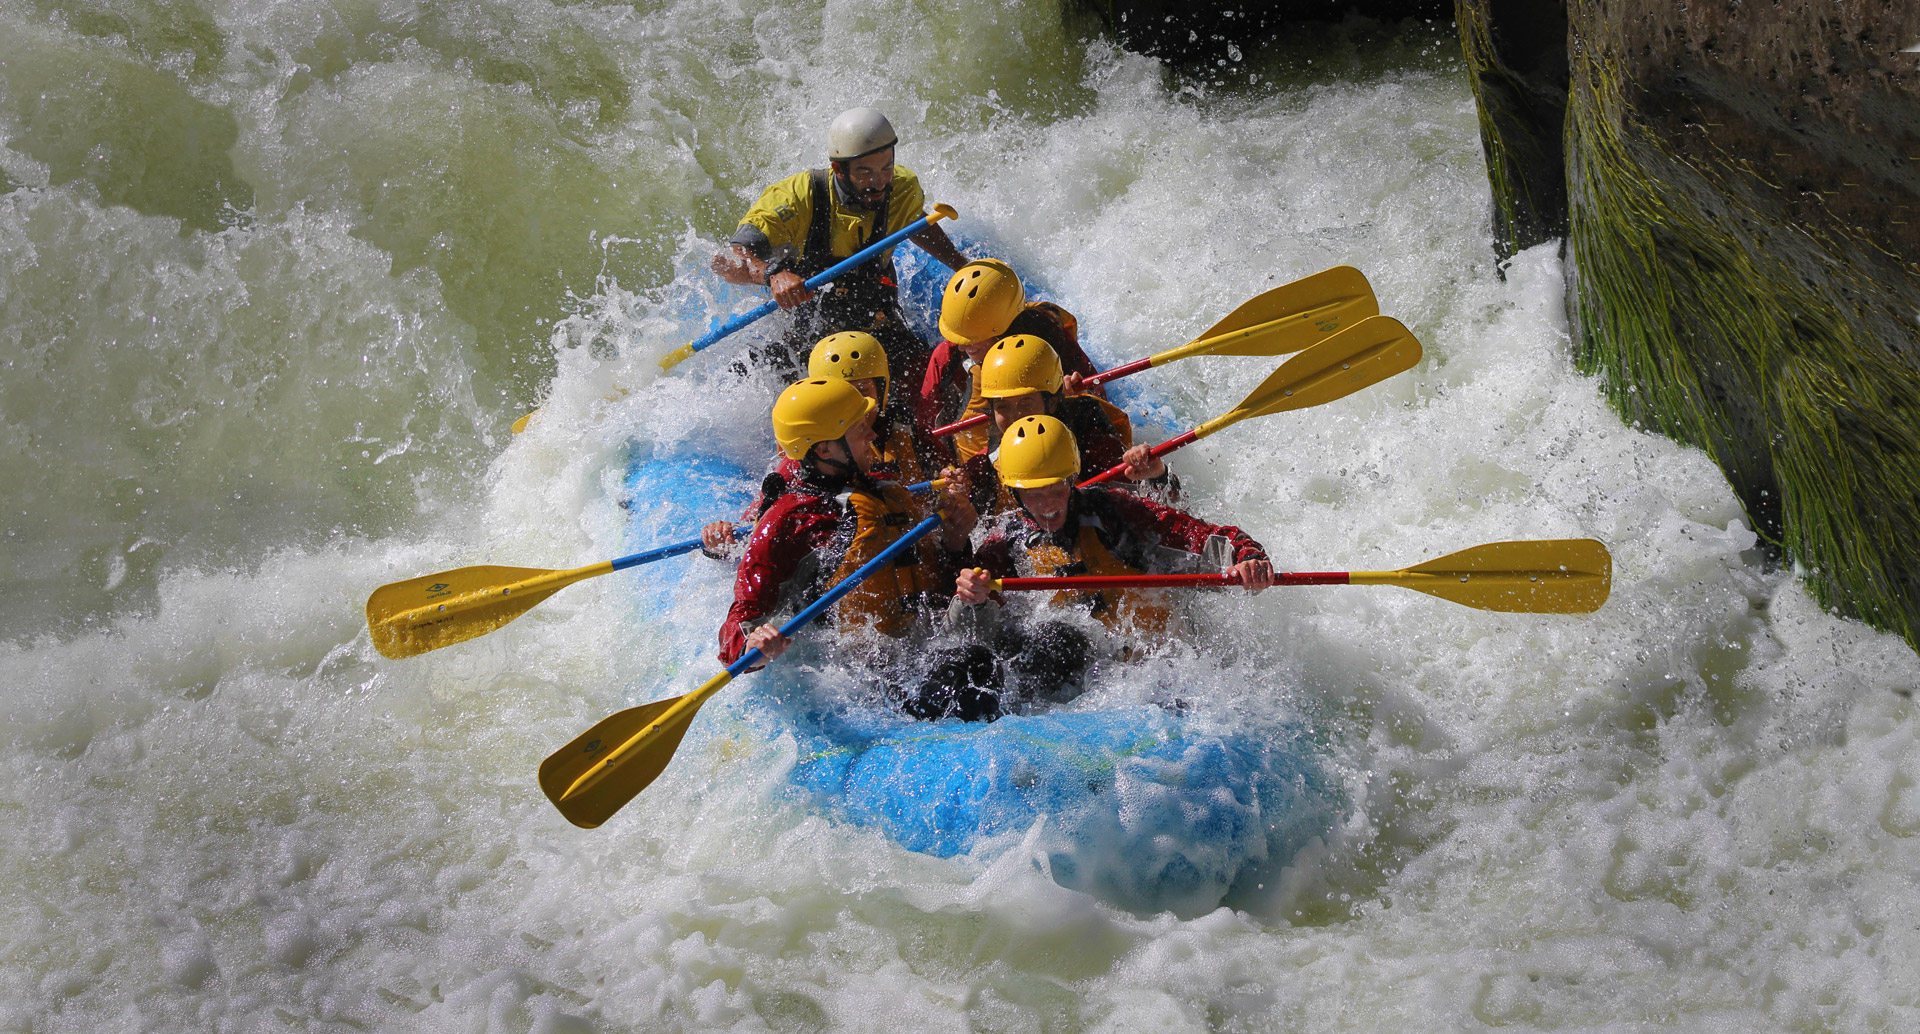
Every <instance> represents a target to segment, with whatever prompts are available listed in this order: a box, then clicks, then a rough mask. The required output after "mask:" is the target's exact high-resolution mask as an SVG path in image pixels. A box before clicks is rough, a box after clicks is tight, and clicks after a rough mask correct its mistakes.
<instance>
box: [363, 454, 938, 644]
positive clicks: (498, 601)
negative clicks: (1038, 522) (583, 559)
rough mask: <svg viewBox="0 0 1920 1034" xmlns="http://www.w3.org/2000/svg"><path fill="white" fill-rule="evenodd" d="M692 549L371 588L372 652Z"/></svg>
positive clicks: (913, 488) (504, 616)
mask: <svg viewBox="0 0 1920 1034" xmlns="http://www.w3.org/2000/svg"><path fill="white" fill-rule="evenodd" d="M944 484H946V480H945V479H943V478H935V479H933V480H932V481H922V482H919V483H917V484H912V485H908V486H907V491H909V492H913V493H916V494H918V493H921V492H925V491H928V490H930V489H935V488H939V487H940V486H941V485H944ZM752 530H753V526H752V525H750V524H743V525H740V526H739V527H737V528H735V529H733V531H734V534H735V535H745V534H747V533H748V532H750V531H752ZM699 548H700V540H699V539H697V538H694V539H688V540H686V541H685V542H675V543H673V544H672V545H667V546H657V547H655V548H653V549H649V550H647V551H646V552H644V553H635V554H633V555H632V556H625V557H621V558H620V559H618V560H603V561H601V562H600V563H597V564H588V565H587V566H585V567H575V568H571V569H569V570H565V571H552V570H548V569H546V568H543V567H491V566H480V567H461V568H456V569H454V570H452V571H440V572H438V573H436V574H429V575H422V576H421V577H419V578H410V579H408V580H406V581H404V582H394V583H393V584H391V585H382V586H381V587H379V588H378V589H375V590H373V595H371V596H368V597H367V631H368V632H370V633H372V634H373V645H374V648H375V649H377V650H379V651H380V653H381V655H382V656H385V657H391V658H393V659H395V660H399V659H400V658H402V657H417V656H419V655H421V654H423V653H426V652H427V651H429V650H438V649H440V648H441V647H443V646H452V645H454V644H455V643H464V642H466V641H467V640H469V639H478V638H480V637H481V636H483V635H486V634H487V633H488V632H491V631H493V630H494V629H496V628H499V627H501V626H502V625H505V624H506V623H507V622H509V621H512V620H513V619H514V618H517V617H519V616H520V615H522V614H525V613H526V612H527V611H529V610H532V609H533V608H534V607H535V606H537V605H538V604H539V603H540V602H541V601H543V600H545V599H546V598H547V597H549V596H551V595H553V594H554V593H556V592H559V591H560V590H561V589H564V588H566V587H567V586H569V585H572V584H573V583H575V582H581V581H585V580H587V579H588V578H598V577H599V576H601V575H603V574H612V573H613V572H615V571H624V570H626V569H627V568H629V567H638V566H640V565H641V564H650V563H652V562H654V561H655V560H665V559H667V558H668V557H676V556H679V555H680V554H682V553H691V552H693V551H694V550H696V549H699Z"/></svg>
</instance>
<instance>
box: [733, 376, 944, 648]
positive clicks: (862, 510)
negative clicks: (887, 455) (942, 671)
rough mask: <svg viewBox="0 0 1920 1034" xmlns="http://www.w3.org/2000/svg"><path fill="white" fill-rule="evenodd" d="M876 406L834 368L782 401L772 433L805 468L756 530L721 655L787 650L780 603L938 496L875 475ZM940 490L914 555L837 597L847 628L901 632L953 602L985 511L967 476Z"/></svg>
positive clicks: (896, 533) (796, 598) (803, 598)
mask: <svg viewBox="0 0 1920 1034" xmlns="http://www.w3.org/2000/svg"><path fill="white" fill-rule="evenodd" d="M877 408H878V407H877V406H876V404H875V402H874V401H873V400H872V399H869V398H867V397H866V396H864V395H862V394H860V392H859V390H858V389H856V388H855V387H854V386H853V385H852V384H851V383H849V382H847V381H845V380H842V379H839V378H826V377H821V378H809V379H807V380H804V381H801V382H799V383H798V384H795V385H793V386H791V387H789V388H788V389H787V390H786V391H784V392H782V393H781V395H780V398H779V400H778V401H777V402H775V403H774V406H773V433H774V438H775V439H776V440H777V441H778V442H779V443H780V450H781V452H782V453H784V454H785V455H786V456H787V458H789V459H791V460H793V461H794V462H795V463H796V464H797V468H798V477H797V478H795V479H794V480H792V481H790V482H789V483H788V484H787V485H786V487H785V489H784V490H783V491H782V492H781V493H780V495H779V497H778V498H776V499H774V500H773V501H772V502H771V504H770V505H769V506H768V507H767V509H766V512H765V513H763V514H762V515H761V516H760V520H759V523H757V524H756V525H755V526H754V529H753V534H752V535H751V536H750V537H749V538H748V540H747V550H746V556H745V558H744V559H742V560H741V561H740V568H739V571H738V572H737V573H736V574H735V576H734V584H733V605H732V606H731V607H729V608H728V610H727V617H726V620H725V621H724V622H723V623H722V624H721V626H720V660H721V662H722V663H725V664H731V663H733V662H734V661H735V660H736V659H738V658H739V657H740V655H741V654H743V653H745V652H746V651H747V650H749V649H758V650H759V651H760V652H761V653H763V654H765V655H766V656H767V657H768V658H769V659H772V658H775V657H778V656H780V655H781V654H782V653H784V652H786V650H787V647H788V646H789V645H790V644H791V641H790V640H788V639H786V638H785V637H783V636H781V635H780V631H779V629H778V628H777V627H776V626H775V625H773V624H771V623H770V622H771V621H772V620H773V618H774V616H775V615H776V614H778V613H781V612H783V611H786V610H793V611H797V610H799V609H800V608H801V607H803V606H805V605H806V604H807V603H809V602H811V601H812V600H814V599H817V598H818V597H819V596H820V594H821V593H823V592H825V591H826V590H827V589H829V588H832V587H833V586H834V585H837V584H839V582H841V581H842V580H844V579H845V578H846V577H847V575H849V574H851V573H853V571H854V570H855V569H857V568H858V567H859V566H860V565H861V564H863V563H865V562H866V561H868V560H870V559H872V558H873V557H874V556H875V555H877V554H878V553H879V552H880V551H881V550H882V549H885V548H886V547H887V546H888V545H889V544H890V543H892V542H893V541H895V540H896V539H898V538H899V537H900V536H901V535H902V534H904V533H905V532H906V531H907V530H908V529H909V528H911V527H913V526H914V525H915V524H917V523H919V521H920V520H921V519H922V518H923V517H925V516H926V515H927V514H928V513H930V512H931V511H932V505H931V502H932V501H931V500H923V499H922V498H919V497H915V496H914V495H912V494H911V493H909V492H908V491H907V490H906V489H905V488H904V487H903V486H902V485H900V484H899V483H898V482H890V481H878V480H875V479H874V478H873V477H872V476H871V471H872V468H873V462H874V450H873V442H874V431H873V421H872V419H871V418H872V416H873V415H874V413H875V410H876V409H877ZM937 500H938V504H939V506H940V508H941V510H942V512H943V514H944V515H945V520H944V521H943V522H942V524H941V526H940V529H939V530H938V531H937V532H935V533H934V534H932V535H929V536H928V537H927V538H925V539H923V540H921V542H920V543H919V545H918V547H916V548H917V552H915V553H912V554H910V559H909V558H905V557H903V558H902V562H896V563H895V564H894V565H892V566H890V567H888V568H886V569H884V570H882V571H880V572H878V573H876V574H873V575H871V576H870V577H868V578H867V580H866V581H864V582H862V583H861V584H860V587H859V588H857V589H855V590H854V591H853V592H851V593H849V594H848V595H847V596H846V597H845V598H843V599H842V600H841V601H840V602H839V603H838V604H837V605H836V606H835V607H834V609H833V615H832V616H833V617H834V619H835V620H836V622H837V623H838V625H839V627H840V628H841V629H842V630H862V629H864V630H869V631H871V632H873V633H877V634H878V635H880V636H883V637H888V638H896V639H897V638H900V637H902V636H905V635H906V634H907V633H908V631H909V630H911V629H912V628H913V626H914V625H915V623H916V620H917V619H918V618H919V617H920V616H921V615H922V614H924V613H926V612H928V611H929V610H930V609H933V608H939V609H944V608H945V606H946V600H947V597H948V596H949V595H950V594H951V593H952V587H953V576H954V574H955V572H956V571H958V570H959V569H960V568H961V567H963V566H964V565H965V564H966V562H967V560H968V559H969V557H970V556H971V551H970V549H969V545H968V534H969V533H970V532H971V531H972V530H973V526H974V523H975V521H976V520H977V517H976V514H975V512H974V509H973V506H972V505H971V504H970V503H969V502H968V501H967V497H966V492H965V489H964V483H963V481H961V480H959V479H956V480H954V481H952V482H949V483H948V485H947V486H946V487H945V488H943V489H942V490H940V493H939V495H938V496H937Z"/></svg>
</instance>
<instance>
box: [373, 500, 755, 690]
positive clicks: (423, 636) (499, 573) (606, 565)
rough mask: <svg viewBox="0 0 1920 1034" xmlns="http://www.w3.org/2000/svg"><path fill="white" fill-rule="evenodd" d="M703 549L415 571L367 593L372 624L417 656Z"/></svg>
mask: <svg viewBox="0 0 1920 1034" xmlns="http://www.w3.org/2000/svg"><path fill="white" fill-rule="evenodd" d="M752 530H753V528H752V526H751V525H742V526H740V527H738V528H735V529H734V531H735V533H736V534H741V535H744V534H746V533H747V532H749V531H752ZM699 548H700V540H699V539H697V538H696V539H688V540H687V541H685V542H676V543H674V544H672V545H669V546H660V547H658V548H655V549H649V550H647V551H646V552H644V553H635V554H633V555H632V556H625V557H621V558H620V559H618V560H603V561H601V562H600V563H597V564H588V565H587V566H585V567H576V568H572V569H571V570H566V571H550V570H547V569H545V568H539V567H490V566H482V567H462V568H459V569H457V570H453V571H441V572H439V573H437V574H430V575H425V576H423V577H420V578H410V579H408V580H407V581H404V582H394V583H393V584H392V585H382V586H381V587H379V588H378V589H375V590H373V595H371V596H368V597H367V631H369V632H371V633H372V634H373V645H374V648H375V649H377V650H379V651H380V653H381V655H382V656H386V657H392V658H394V659H396V660H398V659H399V658H402V657H416V656H419V655H420V654H423V653H426V652H427V651H428V650H438V649H439V648H441V647H443V646H452V645H453V644H455V643H464V642H466V641H467V640H469V639H477V638H479V637H480V636H483V635H486V634H487V633H488V632H491V631H493V630H494V629H496V628H499V627H500V626H502V625H504V624H506V623H507V622H509V621H512V620H513V619H514V618H517V617H519V616H520V615H522V614H525V613H526V612H527V611H529V610H532V609H533V608H534V607H535V606H537V605H538V604H539V603H540V602H541V601H542V600H544V599H546V598H547V597H549V596H551V595H553V594H554V593H556V592H559V591H560V590H561V589H564V588H566V587H567V586H569V585H572V584H573V583H574V582H579V581H585V580H586V579H588V578H597V577H599V576H600V575H603V574H611V573H613V572H614V571H624V570H626V569H627V568H629V567H638V566H640V565H641V564H646V563H652V562H653V561H655V560H664V559H666V558H667V557H674V556H679V555H680V554H682V553H691V552H693V551H694V550H696V549H699Z"/></svg>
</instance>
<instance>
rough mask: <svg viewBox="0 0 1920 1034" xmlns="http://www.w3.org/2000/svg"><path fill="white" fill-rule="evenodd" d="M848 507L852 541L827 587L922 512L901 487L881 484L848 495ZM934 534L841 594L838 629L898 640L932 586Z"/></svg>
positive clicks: (896, 537)
mask: <svg viewBox="0 0 1920 1034" xmlns="http://www.w3.org/2000/svg"><path fill="white" fill-rule="evenodd" d="M847 508H848V510H850V511H851V512H852V514H853V521H854V524H853V541H852V542H850V543H849V544H848V545H847V552H846V555H845V556H844V557H842V558H841V561H840V567H839V569H838V570H836V571H834V573H833V578H832V580H831V581H830V582H828V584H829V585H838V584H840V582H842V581H844V580H845V579H846V578H847V576H848V575H851V574H852V573H853V572H854V571H856V570H858V569H859V567H860V565H862V564H864V563H866V562H867V561H869V560H872V559H873V558H874V557H876V556H879V555H880V551H881V550H883V549H886V548H887V547H888V546H891V545H893V544H894V543H895V542H897V541H899V538H900V536H902V535H904V534H906V533H907V531H908V530H909V529H911V528H912V527H913V526H914V525H916V524H918V523H920V521H921V520H922V519H923V518H924V516H925V514H923V513H922V512H921V507H920V501H919V500H918V499H917V498H915V497H914V495H913V494H912V493H911V492H908V491H907V490H906V489H905V488H904V487H902V486H901V485H899V484H897V483H894V482H883V483H881V485H880V493H879V494H878V495H874V494H872V493H869V492H862V491H855V492H852V493H850V494H849V495H848V496H847ZM938 548H939V547H937V546H935V545H934V543H933V536H931V535H929V536H927V537H926V538H923V539H921V540H920V541H919V543H917V544H916V546H915V548H913V549H909V550H907V551H906V552H905V553H902V554H901V555H900V556H898V557H895V558H894V560H893V563H891V564H888V565H887V566H886V567H883V568H881V569H880V570H878V571H875V572H874V573H873V574H871V575H869V576H868V577H867V579H866V581H863V582H861V583H860V585H859V586H858V587H857V588H855V589H854V590H853V591H852V592H849V593H848V594H846V595H845V596H843V597H841V598H840V602H839V603H838V604H836V605H835V607H834V614H835V617H836V619H837V620H838V621H839V622H840V625H841V627H842V628H848V629H859V628H871V629H873V630H875V631H877V632H879V633H880V634H881V635H885V636H889V637H892V638H896V639H897V638H899V637H901V636H903V635H906V634H907V630H908V629H909V628H911V627H912V626H913V619H914V617H915V615H916V614H917V613H918V608H919V607H920V605H921V604H922V602H923V601H924V600H925V599H926V597H927V595H928V594H929V593H931V592H932V591H933V589H934V585H933V572H934V571H935V569H936V568H935V565H936V564H937V562H938V555H937V550H938Z"/></svg>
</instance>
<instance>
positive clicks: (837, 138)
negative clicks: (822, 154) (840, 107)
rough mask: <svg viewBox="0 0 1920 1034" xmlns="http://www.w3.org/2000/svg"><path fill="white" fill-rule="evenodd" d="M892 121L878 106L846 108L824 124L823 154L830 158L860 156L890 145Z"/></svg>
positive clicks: (893, 138)
mask: <svg viewBox="0 0 1920 1034" xmlns="http://www.w3.org/2000/svg"><path fill="white" fill-rule="evenodd" d="M898 139H899V138H898V137H896V136H894V134H893V123H891V122H888V121H887V117H886V116H885V115H882V114H880V109H878V108H848V109H847V110H845V111H843V112H841V113H840V114H839V115H837V116H835V117H834V120H833V125H831V126H828V127H827V157H829V158H832V159H833V160H834V161H837V162H839V161H848V160H850V159H853V158H862V157H865V156H867V155H869V154H872V153H873V152H875V151H882V150H885V149H887V148H889V147H892V146H893V145H894V142H895V141H896V140H898Z"/></svg>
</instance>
